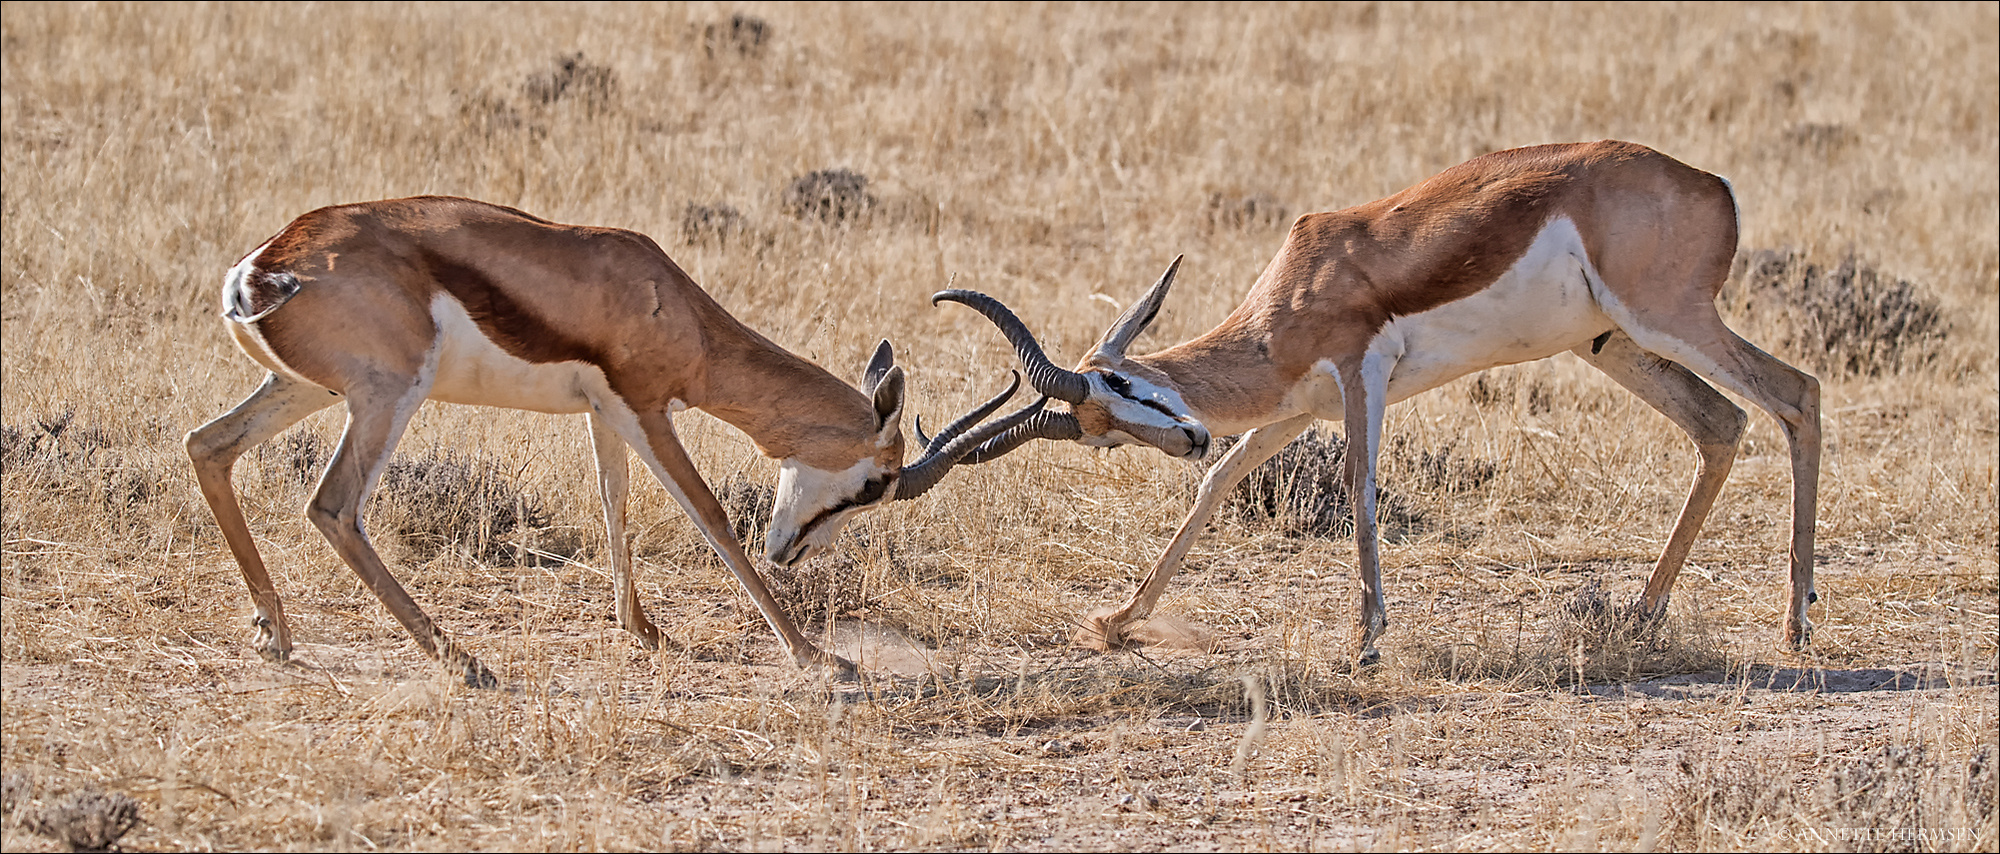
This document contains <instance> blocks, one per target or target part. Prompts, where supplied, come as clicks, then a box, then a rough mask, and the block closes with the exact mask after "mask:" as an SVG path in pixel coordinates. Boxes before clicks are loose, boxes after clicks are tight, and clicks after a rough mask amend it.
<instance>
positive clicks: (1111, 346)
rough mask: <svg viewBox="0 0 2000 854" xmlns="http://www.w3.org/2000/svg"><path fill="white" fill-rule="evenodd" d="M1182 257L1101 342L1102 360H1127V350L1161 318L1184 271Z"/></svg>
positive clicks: (1122, 316)
mask: <svg viewBox="0 0 2000 854" xmlns="http://www.w3.org/2000/svg"><path fill="white" fill-rule="evenodd" d="M1182 257H1183V256H1180V255H1176V256H1174V263H1172V264H1169V265H1167V273H1166V275H1164V276H1161V277H1160V280H1159V281H1158V282H1155V283H1154V284H1153V286H1152V287H1151V288H1149V289H1147V291H1146V295H1145V296H1143V297H1140V298H1139V301H1138V302H1135V303H1133V304H1132V305H1131V307H1130V308H1127V309H1125V313H1124V314H1121V315H1119V316H1118V322H1117V323H1113V324H1111V328H1110V329H1108V330H1105V332H1104V337H1102V338H1099V339H1097V347H1096V348H1094V350H1095V352H1096V353H1097V355H1098V357H1100V358H1102V359H1104V360H1106V361H1110V362H1116V361H1118V360H1119V359H1123V358H1125V348H1126V347H1130V346H1132V339H1134V338H1138V337H1139V333H1141V332H1144V331H1146V327H1147V326H1149V325H1151V324H1152V322H1153V318H1155V317H1159V316H1160V304H1161V303H1164V302H1166V301H1167V289H1168V288H1171V287H1173V285H1174V273H1175V272H1177V271H1179V270H1180V268H1181V258H1182Z"/></svg>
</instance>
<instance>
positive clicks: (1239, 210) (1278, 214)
mask: <svg viewBox="0 0 2000 854" xmlns="http://www.w3.org/2000/svg"><path fill="white" fill-rule="evenodd" d="M1202 212H1203V217H1204V219H1205V221H1206V222H1207V224H1208V227H1209V230H1211V231H1216V230H1225V229H1227V230H1245V231H1248V230H1253V229H1269V228H1277V227H1278V226H1281V225H1285V224H1286V223H1288V222H1290V221H1291V210H1290V209H1289V208H1287V207H1286V206H1285V204H1284V203H1283V202H1280V201H1278V198H1277V197H1276V196H1273V195H1271V194H1269V193H1249V194H1240V195H1239V194H1228V193H1210V194H1208V202H1207V203H1206V204H1205V205H1204V206H1203V208H1202Z"/></svg>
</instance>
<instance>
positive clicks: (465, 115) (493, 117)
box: [453, 51, 618, 138]
mask: <svg viewBox="0 0 2000 854" xmlns="http://www.w3.org/2000/svg"><path fill="white" fill-rule="evenodd" d="M519 88H520V94H521V100H520V103H521V104H523V105H524V106H516V102H514V101H511V100H509V99H508V98H507V97H505V96H502V95H496V94H494V93H492V92H488V91H484V90H480V91H473V92H454V93H453V94H454V95H455V96H457V98H458V101H459V104H458V117H459V121H460V123H461V125H462V126H463V127H464V128H465V129H466V130H467V131H469V132H471V133H472V134H474V135H477V136H482V137H494V136H498V135H502V134H511V133H515V132H525V133H527V134H528V135H530V136H532V137H535V138H541V137H543V136H545V135H547V134H548V131H549V122H548V114H549V113H550V112H551V111H553V110H556V109H560V108H565V107H574V108H578V109H581V110H582V111H583V112H584V113H585V114H586V115H591V116H596V115H603V114H606V113H609V112H610V111H611V109H612V107H613V105H614V102H615V101H616V100H617V95H618V74H617V72H615V71H613V70H612V69H611V68H610V67H609V66H605V65H595V64H592V63H590V62H586V61H585V60H584V58H583V53H582V52H581V51H578V52H576V53H570V54H566V55H563V56H558V57H556V59H555V63H554V67H553V68H551V69H549V70H548V71H540V72H535V73H532V74H529V75H528V76H527V78H526V79H524V80H523V81H522V82H521V85H520V87H519Z"/></svg>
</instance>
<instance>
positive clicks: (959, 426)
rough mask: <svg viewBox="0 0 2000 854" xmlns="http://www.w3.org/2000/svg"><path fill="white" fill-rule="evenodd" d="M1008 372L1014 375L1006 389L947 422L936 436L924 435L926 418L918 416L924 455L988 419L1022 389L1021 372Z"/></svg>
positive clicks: (935, 451)
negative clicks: (987, 417)
mask: <svg viewBox="0 0 2000 854" xmlns="http://www.w3.org/2000/svg"><path fill="white" fill-rule="evenodd" d="M1007 373H1009V374H1011V375H1012V376H1013V381H1012V382H1009V383H1008V384H1007V388H1006V389H1005V390H1004V391H1002V392H1000V393H999V394H996V395H994V396H993V397H991V398H989V399H988V400H987V401H986V402H985V403H982V404H980V405H978V406H977V407H974V408H973V410H972V411H971V412H967V413H965V414H964V415H961V416H959V417H958V419H957V420H955V421H953V422H951V423H950V424H946V425H945V426H944V432H942V433H939V434H937V435H936V436H926V435H924V418H923V416H921V415H919V416H917V441H918V442H921V443H923V446H924V452H923V456H925V457H928V456H930V455H932V454H935V453H937V452H938V449H940V448H943V447H944V446H945V445H946V444H949V443H950V442H951V440H953V439H956V438H958V436H959V435H960V434H962V433H964V432H965V431H966V430H969V429H971V428H972V427H973V425H976V424H978V423H979V422H981V421H984V420H986V416H989V415H992V414H993V413H994V412H996V411H999V409H1000V405H1001V404H1003V403H1006V402H1007V401H1008V399H1010V398H1012V397H1013V396H1014V392H1017V391H1020V390H1021V372H1020V371H1008V372H1007Z"/></svg>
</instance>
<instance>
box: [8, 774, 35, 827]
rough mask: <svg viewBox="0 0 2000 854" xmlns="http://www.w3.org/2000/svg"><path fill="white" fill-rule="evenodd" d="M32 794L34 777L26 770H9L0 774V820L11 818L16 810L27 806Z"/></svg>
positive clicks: (33, 794) (9, 819)
mask: <svg viewBox="0 0 2000 854" xmlns="http://www.w3.org/2000/svg"><path fill="white" fill-rule="evenodd" d="M34 796H35V778H33V777H30V776H28V774H27V773H26V772H22V771H9V772H7V773H6V774H5V775H0V820H4V821H11V820H13V818H14V817H15V814H16V811H18V810H19V809H21V808H22V807H24V806H27V804H28V801H29V800H30V799H32V798H33V797H34Z"/></svg>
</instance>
